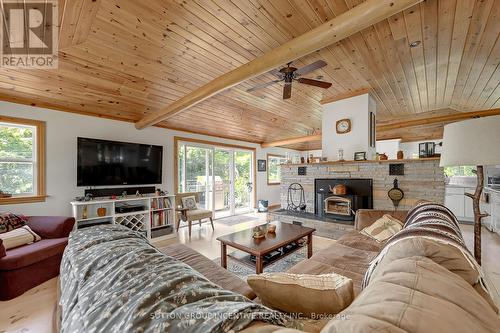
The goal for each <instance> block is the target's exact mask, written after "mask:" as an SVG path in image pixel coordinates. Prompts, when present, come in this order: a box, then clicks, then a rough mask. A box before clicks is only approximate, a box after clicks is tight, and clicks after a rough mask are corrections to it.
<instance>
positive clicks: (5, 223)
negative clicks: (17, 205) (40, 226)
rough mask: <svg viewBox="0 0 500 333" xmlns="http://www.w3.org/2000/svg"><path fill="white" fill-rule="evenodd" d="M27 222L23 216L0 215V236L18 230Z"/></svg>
mask: <svg viewBox="0 0 500 333" xmlns="http://www.w3.org/2000/svg"><path fill="white" fill-rule="evenodd" d="M27 222H28V219H27V218H26V216H24V215H16V214H12V213H0V234H2V233H4V232H8V231H11V230H14V229H17V228H20V227H22V226H24V225H26V223H27Z"/></svg>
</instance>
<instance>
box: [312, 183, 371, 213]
mask: <svg viewBox="0 0 500 333" xmlns="http://www.w3.org/2000/svg"><path fill="white" fill-rule="evenodd" d="M337 185H344V186H345V188H346V191H345V194H336V193H333V192H334V191H333V189H334V188H335V186H337ZM314 189H315V193H316V197H315V207H314V213H315V214H316V215H317V216H318V217H320V218H323V217H326V218H332V219H338V220H343V221H354V216H355V214H356V210H358V209H362V208H366V209H371V208H373V181H372V180H371V179H354V178H335V179H315V180H314Z"/></svg>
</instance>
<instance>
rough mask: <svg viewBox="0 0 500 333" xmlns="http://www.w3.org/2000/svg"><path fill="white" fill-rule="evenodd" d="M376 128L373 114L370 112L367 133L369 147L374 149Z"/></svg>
mask: <svg viewBox="0 0 500 333" xmlns="http://www.w3.org/2000/svg"><path fill="white" fill-rule="evenodd" d="M376 126H377V121H376V119H375V113H373V112H370V126H369V131H370V133H368V136H369V138H370V147H372V148H375V146H376V144H377V137H376V133H375V132H376Z"/></svg>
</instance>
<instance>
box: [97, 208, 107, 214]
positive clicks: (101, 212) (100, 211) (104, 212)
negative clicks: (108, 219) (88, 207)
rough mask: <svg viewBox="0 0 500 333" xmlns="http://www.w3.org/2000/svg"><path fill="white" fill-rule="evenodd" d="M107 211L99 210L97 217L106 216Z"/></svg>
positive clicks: (104, 209)
mask: <svg viewBox="0 0 500 333" xmlns="http://www.w3.org/2000/svg"><path fill="white" fill-rule="evenodd" d="M106 211H107V210H106V208H105V207H100V208H97V216H106Z"/></svg>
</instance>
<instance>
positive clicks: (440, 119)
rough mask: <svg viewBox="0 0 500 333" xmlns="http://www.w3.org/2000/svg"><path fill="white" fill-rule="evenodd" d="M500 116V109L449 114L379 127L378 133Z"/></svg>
mask: <svg viewBox="0 0 500 333" xmlns="http://www.w3.org/2000/svg"><path fill="white" fill-rule="evenodd" d="M496 115H500V109H491V110H483V111H473V112H460V113H456V114H449V115H444V116H438V117H431V118H424V119H414V120H405V121H400V122H394V123H392V124H387V125H379V126H377V131H380V132H383V131H389V130H392V129H398V128H406V127H413V126H419V125H429V124H435V123H442V122H454V121H458V120H465V119H472V118H478V117H488V116H496Z"/></svg>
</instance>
